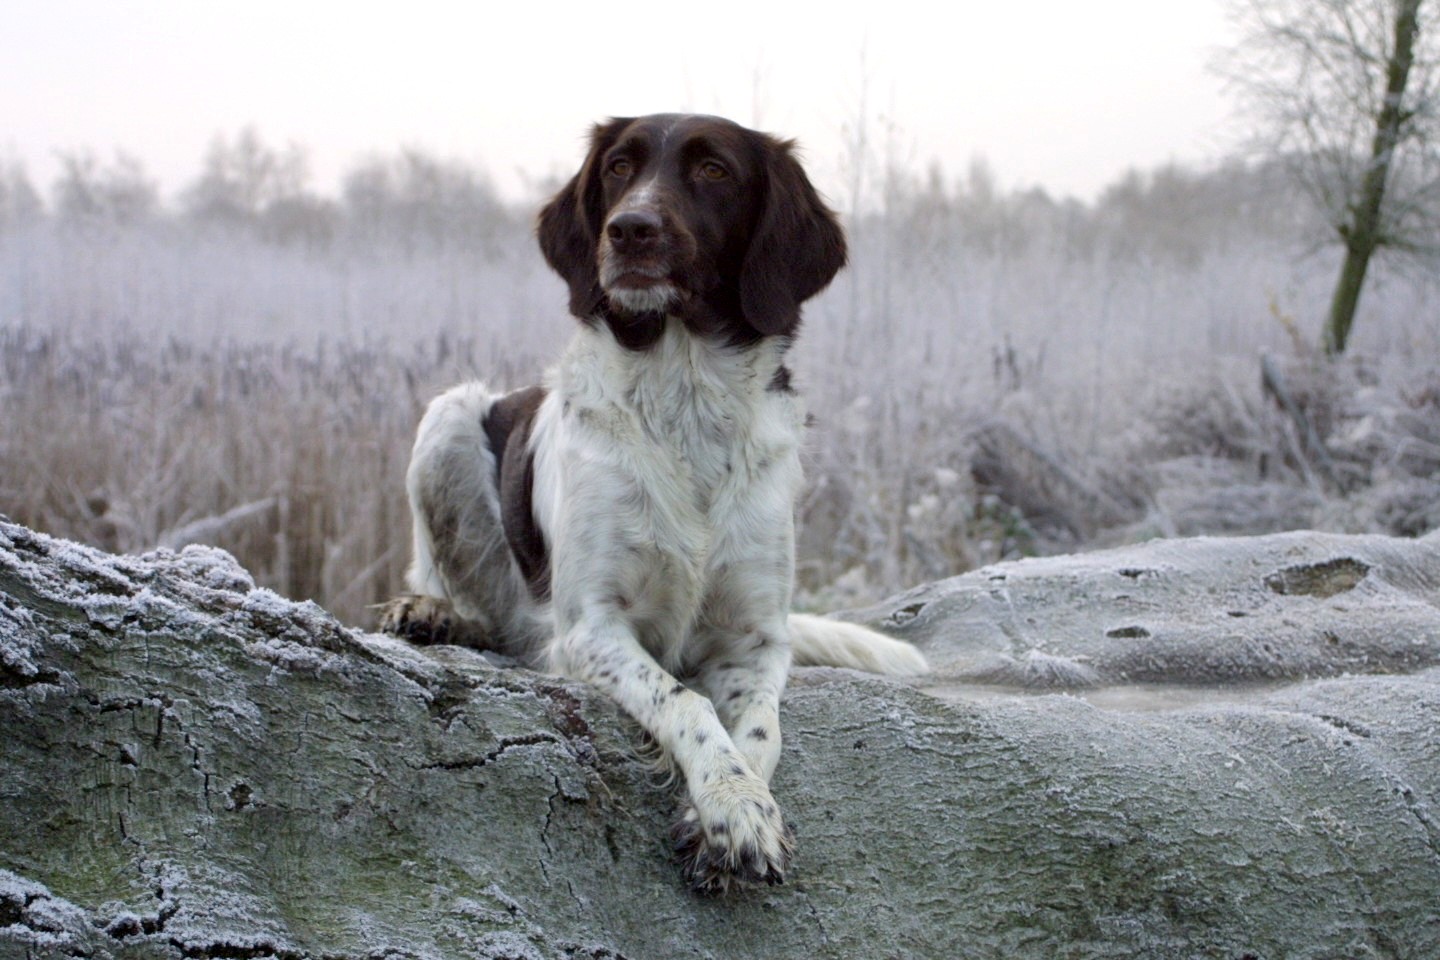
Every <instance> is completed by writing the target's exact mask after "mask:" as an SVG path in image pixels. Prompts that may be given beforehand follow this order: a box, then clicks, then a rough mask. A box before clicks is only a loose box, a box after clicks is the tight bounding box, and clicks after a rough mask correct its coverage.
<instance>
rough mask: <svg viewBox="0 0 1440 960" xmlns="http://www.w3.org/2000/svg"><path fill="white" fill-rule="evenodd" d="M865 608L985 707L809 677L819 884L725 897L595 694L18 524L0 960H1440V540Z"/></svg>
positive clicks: (238, 575)
mask: <svg viewBox="0 0 1440 960" xmlns="http://www.w3.org/2000/svg"><path fill="white" fill-rule="evenodd" d="M1242 612H1243V613H1244V616H1237V615H1236V614H1237V613H1242ZM860 615H861V616H862V617H863V618H866V619H870V620H872V621H874V622H878V623H880V624H882V625H884V626H886V627H887V629H890V630H891V631H892V632H895V633H897V634H900V635H903V636H907V637H909V638H911V639H914V640H915V641H917V642H918V643H920V644H921V645H922V646H923V647H924V648H925V650H926V652H927V654H928V655H929V656H930V658H931V660H932V662H933V663H935V664H936V665H937V667H938V668H939V672H938V673H937V675H936V676H933V677H930V678H927V679H926V680H924V681H922V683H923V684H924V685H927V686H928V687H929V688H931V689H933V690H936V691H937V692H940V693H942V694H947V695H954V697H955V699H947V698H946V697H934V696H929V695H926V694H924V693H921V692H919V691H917V690H916V689H913V688H912V687H909V686H903V685H896V684H890V683H885V682H880V681H876V680H872V679H866V678H864V677H862V676H860V675H857V674H853V673H848V672H846V671H838V670H806V671H800V672H799V673H797V675H796V677H795V678H794V680H793V682H792V685H791V689H790V692H789V693H788V695H787V699H786V702H785V707H784V716H783V726H784V731H785V737H786V741H785V750H784V755H783V759H782V763H781V768H780V771H779V773H778V774H777V778H776V782H775V788H776V795H777V798H778V799H779V800H780V802H781V803H782V805H784V807H785V809H786V811H787V814H788V815H789V817H790V818H791V819H792V820H793V821H794V823H795V825H796V828H797V832H798V835H799V838H800V852H799V856H798V858H797V861H796V864H795V869H794V872H793V875H792V877H791V878H790V879H789V881H788V882H787V884H786V885H785V886H784V887H777V888H761V889H755V890H746V891H740V892H738V893H736V894H734V895H732V896H730V897H728V898H726V899H723V900H719V901H714V900H698V899H696V898H695V897H693V896H692V895H691V894H690V893H689V892H688V891H687V890H686V889H685V888H684V886H683V883H682V882H681V880H680V877H679V874H678V871H677V870H676V869H675V867H674V865H673V864H672V863H670V862H669V858H668V855H667V850H666V844H665V841H664V834H665V830H666V827H667V825H668V821H669V819H670V817H671V816H672V815H673V813H674V809H675V807H674V804H675V800H674V798H673V797H672V796H671V795H670V793H669V791H668V789H666V788H665V787H663V786H661V785H658V784H657V783H656V782H655V780H654V776H653V772H652V769H651V767H649V766H648V765H647V763H646V762H645V760H644V758H643V757H641V756H639V752H638V751H637V749H636V747H635V743H634V739H633V727H632V726H631V725H629V724H627V723H626V722H624V721H623V720H622V718H620V717H619V716H618V714H617V712H616V711H615V710H614V708H613V707H611V706H610V705H609V704H608V703H607V702H606V701H604V700H603V699H601V698H599V697H597V696H595V695H593V694H592V693H591V692H589V691H587V690H585V689H584V688H583V687H578V686H575V685H571V684H565V683H562V682H560V681H558V680H556V679H555V678H551V677H544V676H541V675H537V674H530V673H526V672H523V671H507V670H500V669H496V668H495V667H494V666H493V665H491V664H490V663H489V662H487V661H486V660H485V659H484V658H483V657H482V656H480V655H478V654H475V653H473V652H471V651H464V650H457V649H453V648H435V649H431V650H418V649H416V648H413V647H410V646H409V645H407V644H404V643H402V642H399V641H396V640H393V639H389V638H382V637H372V636H366V635H363V634H360V633H358V632H356V631H354V630H350V629H348V628H345V627H342V626H340V625H339V624H338V623H336V622H335V621H334V620H333V619H332V618H330V617H329V616H328V615H327V614H326V613H325V612H324V611H322V610H320V609H318V608H316V607H315V606H313V605H310V604H292V603H290V602H288V601H286V600H284V599H282V598H280V597H278V596H276V595H275V594H273V593H271V592H269V591H266V590H262V589H257V588H255V586H254V584H253V583H252V582H251V581H250V579H249V578H248V577H247V576H246V575H245V573H244V571H242V570H240V569H239V568H238V567H237V566H236V565H235V564H234V563H233V561H231V560H230V559H229V558H228V556H227V555H225V554H223V553H220V552H218V551H214V550H205V549H196V548H189V549H187V550H185V551H183V552H181V553H179V554H175V553H170V552H164V551H162V552H157V553H154V554H151V555H148V556H145V557H113V556H108V555H105V554H102V553H99V552H96V551H93V550H89V549H86V548H82V547H77V546H75V545H73V544H68V543H64V542H62V541H57V540H54V539H51V538H48V537H45V536H43V535H39V534H35V533H33V532H31V531H28V530H25V529H23V528H20V527H17V526H15V525H12V524H8V523H3V522H0V652H3V660H0V729H3V731H4V734H5V735H4V736H3V737H0V771H3V774H0V956H9V955H12V954H13V955H15V956H24V957H27V958H32V957H33V958H50V957H55V958H59V957H69V956H77V955H78V956H88V957H94V958H97V960H99V958H107V957H113V958H117V960H119V958H122V957H123V958H133V957H163V958H176V960H178V958H181V957H195V958H205V957H245V958H262V957H285V958H312V957H313V958H319V957H327V958H336V960H343V958H351V957H356V958H358V957H382V956H394V957H417V958H418V957H424V958H430V957H435V958H448V957H457V958H458V957H524V958H531V957H539V958H547V960H548V958H560V957H565V958H576V957H580V958H586V957H588V958H597V960H598V958H601V957H607V958H615V957H631V958H639V957H717V958H718V957H726V958H730V957H740V958H745V957H765V958H777V957H804V958H807V960H809V958H821V957H837V958H838V957H845V958H848V957H855V956H886V957H888V956H896V957H910V956H915V957H929V956H957V955H962V956H963V955H968V956H977V957H992V956H993V957H1002V956H1003V957H1030V956H1033V957H1045V958H1053V957H1108V956H1115V957H1147V958H1148V957H1170V956H1176V957H1189V956H1224V957H1240V956H1245V955H1247V954H1248V955H1252V956H1257V957H1271V956H1314V957H1331V956H1335V957H1341V956H1344V957H1417V958H1418V957H1429V956H1435V955H1440V902H1437V900H1436V898H1435V896H1434V891H1435V890H1437V889H1440V828H1437V826H1436V824H1437V823H1440V811H1437V809H1436V806H1435V798H1436V797H1437V796H1440V735H1437V734H1440V670H1437V669H1436V668H1435V667H1434V666H1432V664H1433V663H1434V662H1435V651H1436V648H1437V644H1440V537H1436V536H1432V537H1430V538H1429V539H1427V540H1422V541H1403V540H1393V539H1388V538H1381V537H1333V536H1320V535H1314V534H1294V535H1286V536H1280V537H1265V538H1256V539H1249V540H1247V539H1233V540H1198V541H1173V542H1157V543H1154V544H1149V545H1143V546H1139V547H1131V548H1125V549H1123V550H1120V551H1112V552H1106V553H1100V554H1094V555H1088V556H1079V557H1071V558H1051V559H1047V560H1040V561H1026V562H1022V563H1015V564H1002V565H997V566H994V567H989V568H986V569H984V570H980V571H976V572H975V573H973V574H969V575H967V576H966V577H961V578H957V579H956V580H953V581H946V582H942V583H937V584H932V585H929V586H927V587H925V588H921V589H919V590H917V591H913V592H911V593H909V594H907V595H905V596H902V597H898V598H895V599H894V600H892V601H889V602H888V603H887V604H883V605H880V606H878V607H876V608H873V609H872V610H869V611H863V612H861V614H860ZM1362 674H1363V675H1362ZM1137 677H1138V678H1143V679H1144V681H1145V682H1144V683H1143V684H1135V683H1133V681H1134V680H1135V679H1136V678H1137ZM1222 680H1229V681H1244V685H1243V686H1235V685H1226V686H1221V685H1220V681H1222ZM1259 681H1263V682H1259ZM1207 688H1208V689H1214V690H1216V691H1217V693H1216V695H1215V696H1214V697H1213V698H1210V699H1207V698H1206V697H1205V693H1204V691H1205V690H1206V689H1207ZM1167 689H1168V690H1171V691H1174V693H1175V701H1174V702H1172V703H1169V704H1168V705H1166V706H1168V709H1164V710H1159V711H1157V710H1154V709H1151V708H1153V707H1154V706H1155V702H1154V700H1155V698H1157V697H1158V698H1159V699H1160V700H1162V701H1163V700H1164V698H1165V696H1166V690H1167ZM1057 690H1058V691H1061V694H1060V695H1055V692H1054V691H1057ZM1126 691H1130V692H1132V693H1136V694H1137V695H1138V696H1139V698H1140V699H1139V701H1138V702H1137V701H1136V700H1135V699H1130V700H1127V699H1126V698H1125V696H1124V694H1125V693H1126ZM1218 691H1223V692H1218ZM1083 697H1091V698H1092V700H1090V701H1087V700H1086V699H1083ZM1137 707H1138V708H1141V709H1137ZM7 951H8V952H7Z"/></svg>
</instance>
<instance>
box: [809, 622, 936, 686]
mask: <svg viewBox="0 0 1440 960" xmlns="http://www.w3.org/2000/svg"><path fill="white" fill-rule="evenodd" d="M790 644H791V651H792V652H793V654H794V658H795V665H796V666H800V667H849V668H851V669H853V670H864V671H866V672H868V673H885V674H889V675H890V676H894V677H913V676H916V675H917V674H921V673H925V672H927V671H928V670H929V669H930V665H929V664H927V663H926V662H925V658H924V657H923V656H922V655H921V653H920V651H919V650H916V649H915V648H914V647H912V646H911V645H910V644H908V643H905V642H904V641H901V640H894V639H891V638H890V637H887V636H885V635H884V634H882V633H876V632H875V631H874V630H871V629H870V628H868V627H862V626H860V625H859V624H858V623H846V622H845V621H844V620H831V619H830V618H829V617H812V616H810V615H808V614H804V613H792V614H790Z"/></svg>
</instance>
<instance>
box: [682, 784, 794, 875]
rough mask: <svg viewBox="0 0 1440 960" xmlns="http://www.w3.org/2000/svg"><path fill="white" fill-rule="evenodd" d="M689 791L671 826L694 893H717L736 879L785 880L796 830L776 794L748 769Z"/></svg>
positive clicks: (792, 851)
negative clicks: (687, 803) (780, 805)
mask: <svg viewBox="0 0 1440 960" xmlns="http://www.w3.org/2000/svg"><path fill="white" fill-rule="evenodd" d="M715 782H718V786H709V788H708V789H705V790H702V791H698V792H694V791H692V798H693V799H692V802H691V803H690V804H689V805H688V806H687V807H686V808H685V812H684V814H682V815H681V817H680V819H679V820H678V821H676V823H675V826H674V827H672V828H671V830H670V837H671V839H672V840H673V841H674V843H675V854H676V856H677V857H678V858H679V860H680V865H681V868H682V869H683V870H684V871H685V876H686V878H687V879H688V880H689V881H690V885H691V886H692V887H693V888H694V889H695V890H696V892H698V893H704V894H718V893H724V892H725V891H726V890H728V889H730V885H731V883H732V882H734V881H735V880H746V881H749V882H751V883H770V884H776V883H784V882H785V871H786V870H787V869H789V867H790V857H791V856H792V854H793V853H794V851H795V831H794V830H792V829H791V827H790V825H789V824H788V823H786V822H785V818H784V817H783V816H782V815H781V813H780V807H779V805H778V804H776V803H775V798H774V797H772V796H771V795H770V790H769V788H767V787H766V786H765V784H764V782H763V781H761V780H760V778H758V777H756V776H755V775H754V774H752V773H750V772H749V771H744V772H742V773H741V774H739V775H733V776H730V775H727V776H725V777H723V778H719V779H718V780H717V781H715Z"/></svg>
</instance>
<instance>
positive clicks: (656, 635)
mask: <svg viewBox="0 0 1440 960" xmlns="http://www.w3.org/2000/svg"><path fill="white" fill-rule="evenodd" d="M538 234H539V240H540V248H541V250H542V251H543V252H544V254H545V259H546V260H547V261H548V262H549V263H550V266H552V267H553V268H554V269H555V270H556V271H557V272H558V273H559V274H560V275H561V276H562V277H563V278H564V279H565V281H566V283H567V284H568V285H569V288H570V310H571V312H572V313H573V314H574V315H575V316H576V317H577V318H578V319H579V320H580V322H581V324H580V329H579V332H578V333H576V335H575V337H574V339H573V340H572V341H571V342H570V345H569V347H568V348H567V349H566V350H565V353H564V354H563V356H562V357H561V359H560V362H559V364H558V365H557V366H556V367H555V368H554V369H552V370H551V371H550V372H549V374H548V376H547V378H546V381H545V385H544V386H540V387H530V388H528V389H524V390H519V391H516V392H514V393H510V394H507V395H504V396H497V395H495V394H492V393H491V392H490V391H488V390H487V389H486V388H485V387H484V386H483V385H481V384H479V383H470V384H466V385H463V386H460V387H457V388H455V389H453V390H451V391H449V392H447V393H445V394H444V395H443V396H441V397H439V398H438V399H436V400H435V401H434V402H433V403H432V404H431V405H430V408H429V410H428V411H427V412H426V414H425V417H424V419H423V420H422V422H421V424H420V429H419V436H418V438H417V439H416V441H415V450H414V454H413V458H412V460H411V464H410V469H409V474H408V478H407V486H408V491H409V495H410V507H411V510H412V512H413V513H414V521H415V544H414V550H415V556H414V563H413V565H412V567H411V569H410V572H409V577H408V579H409V585H410V588H411V589H412V590H413V591H414V594H413V595H411V596H408V597H402V598H400V599H398V600H396V601H394V602H393V603H392V604H391V605H390V606H389V608H388V610H387V611H386V614H385V616H384V622H383V626H384V627H385V629H387V630H389V631H390V632H393V633H397V634H399V635H401V636H410V637H414V638H416V639H428V640H432V641H445V640H449V641H450V642H462V643H468V644H471V645H475V646H482V647H487V648H490V649H494V650H497V651H500V652H503V653H506V654H509V655H511V656H514V657H517V658H519V659H521V660H522V661H524V662H526V663H528V664H530V665H532V666H535V667H538V668H541V669H548V670H551V671H554V672H556V673H560V674H564V675H565V676H568V677H573V678H576V679H579V680H583V681H586V682H588V683H591V684H593V685H595V686H597V687H599V688H600V689H602V690H604V691H605V692H606V693H607V694H609V695H610V696H611V697H613V698H614V699H615V700H616V701H618V703H619V704H620V706H621V707H622V708H623V709H624V710H625V711H626V712H628V713H629V714H630V715H631V716H633V717H634V718H635V719H636V720H637V721H639V723H640V724H641V725H642V726H643V727H644V728H645V730H646V731H648V732H649V734H650V735H651V736H652V737H653V739H654V741H655V743H657V744H658V745H659V746H660V747H661V748H662V749H663V750H664V751H665V753H666V755H667V757H668V758H669V759H670V760H671V761H672V762H673V764H674V765H675V767H677V768H678V770H679V771H680V773H681V774H682V775H683V777H684V782H685V785H686V788H687V791H688V803H687V805H686V806H685V808H684V810H683V813H682V815H681V817H680V819H679V822H678V823H677V824H676V827H675V829H674V831H673V837H674V840H675V844H676V849H677V851H678V852H679V855H680V857H681V861H682V864H683V865H684V868H685V870H686V873H687V875H688V877H689V878H690V880H691V882H692V883H693V884H694V885H695V887H696V888H697V889H699V890H702V891H707V892H713V891H719V890H724V889H725V888H727V887H728V886H729V884H730V883H731V881H732V880H733V879H735V878H741V879H745V880H750V881H768V882H771V883H778V882H780V881H781V880H782V879H783V878H784V874H785V870H786V867H787V866H788V864H789V861H790V855H791V850H792V847H793V834H792V832H791V830H790V828H789V826H788V825H787V823H786V821H785V819H784V817H783V816H782V815H781V813H780V808H779V806H778V805H777V804H776V803H775V800H774V798H773V797H772V796H771V795H770V789H769V786H768V783H769V780H770V777H771V774H773V773H774V771H775V765H776V763H777V761H778V760H779V756H780V725H779V716H778V709H779V703H780V695H781V692H782V691H783V690H784V687H785V680H786V674H787V672H788V670H789V668H790V664H791V662H792V658H793V660H794V661H795V662H797V663H803V664H830V665H837V666H847V667H856V668H859V669H863V670H870V671H875V672H880V673H890V674H914V673H919V672H922V671H924V670H925V661H924V659H923V658H922V657H921V656H920V654H919V653H918V652H917V651H915V650H914V648H912V647H910V646H908V645H906V644H903V643H900V642H898V641H896V640H892V639H890V638H888V637H884V636H881V635H880V634H877V633H874V632H872V631H870V630H866V629H864V628H862V627H859V626H855V625H853V624H847V623H841V622H839V621H834V620H828V619H824V618H819V617H807V616H800V615H791V614H790V594H791V585H792V579H793V573H794V520H793V511H794V502H795V497H796V494H797V492H798V489H799V486H800V482H801V475H800V446H801V440H802V436H803V433H804V429H805V423H806V414H805V411H804V409H803V407H802V404H801V402H800V399H799V397H798V396H797V395H796V393H795V391H794V390H793V389H792V387H791V385H790V373H789V371H788V370H787V369H786V367H785V365H784V358H785V352H786V349H787V348H788V347H789V346H790V343H791V340H792V338H793V337H794V336H795V333H796V329H797V327H798V326H799V323H800V305H801V304H802V303H803V302H804V301H805V300H807V299H808V298H810V297H811V296H813V295H814V294H816V293H818V292H819V291H820V290H821V289H822V288H824V287H825V285H826V284H828V283H829V282H830V279H831V278H832V277H833V276H834V275H835V273H836V272H837V271H838V270H839V269H840V268H841V267H842V266H843V265H844V263H845V238H844V235H843V233H842V232H841V229H840V226H839V224H838V223H837V222H836V219H835V216H834V215H833V214H832V213H831V212H830V211H829V210H828V209H826V207H825V205H824V204H823V203H822V202H821V200H820V198H819V197H818V196H817V195H816V192H815V189H814V188H813V187H812V186H811V184H810V182H809V180H808V179H806V177H805V174H804V172H803V171H802V170H801V168H800V164H799V163H798V162H797V161H796V159H795V157H794V155H793V152H792V145H791V144H790V143H788V142H784V141H780V140H776V139H774V138H772V137H770V136H768V135H766V134H763V133H757V132H755V131H753V130H747V129H745V128H744V127H740V126H737V125H736V124H734V123H731V122H730V121H728V120H722V119H719V118H716V117H703V116H686V115H673V114H662V115H657V116H650V117H642V118H638V119H629V118H626V119H615V120H611V121H610V122H608V123H604V124H600V125H597V126H596V127H595V129H594V131H593V133H592V135H591V144H590V153H589V156H588V157H587V158H586V160H585V163H584V166H583V167H582V168H581V170H580V172H579V173H578V174H577V175H576V176H575V178H574V179H573V180H572V181H571V182H570V183H569V184H568V185H567V186H566V187H565V188H564V189H563V190H561V191H560V193H559V194H557V195H556V196H555V198H554V199H552V200H551V201H550V203H549V204H548V205H547V206H546V207H545V208H544V210H543V211H542V212H541V214H540V221H539V228H538Z"/></svg>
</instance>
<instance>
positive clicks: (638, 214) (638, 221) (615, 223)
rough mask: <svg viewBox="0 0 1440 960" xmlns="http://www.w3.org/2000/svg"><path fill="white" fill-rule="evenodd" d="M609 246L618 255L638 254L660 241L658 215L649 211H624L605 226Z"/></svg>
mask: <svg viewBox="0 0 1440 960" xmlns="http://www.w3.org/2000/svg"><path fill="white" fill-rule="evenodd" d="M605 234H606V236H608V237H609V238H610V245H611V246H613V247H614V248H615V249H616V250H617V251H619V252H620V253H639V252H641V251H643V250H645V249H647V248H649V247H653V246H655V244H656V243H657V242H658V241H659V239H660V214H658V213H655V212H653V211H650V210H626V211H625V212H624V213H617V214H615V216H613V217H611V218H610V222H609V223H607V224H605Z"/></svg>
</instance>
